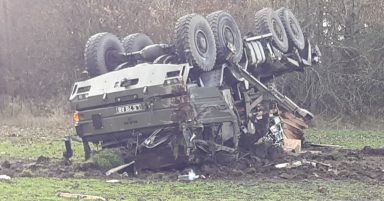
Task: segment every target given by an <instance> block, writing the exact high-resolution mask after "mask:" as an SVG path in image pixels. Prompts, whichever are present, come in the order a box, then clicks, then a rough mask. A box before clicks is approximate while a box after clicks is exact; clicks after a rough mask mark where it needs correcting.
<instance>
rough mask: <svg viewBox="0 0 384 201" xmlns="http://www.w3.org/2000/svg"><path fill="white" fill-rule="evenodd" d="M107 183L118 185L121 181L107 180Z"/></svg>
mask: <svg viewBox="0 0 384 201" xmlns="http://www.w3.org/2000/svg"><path fill="white" fill-rule="evenodd" d="M105 182H107V183H110V184H116V183H121V180H118V179H111V180H107V181H105Z"/></svg>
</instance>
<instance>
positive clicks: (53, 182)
mask: <svg viewBox="0 0 384 201" xmlns="http://www.w3.org/2000/svg"><path fill="white" fill-rule="evenodd" d="M0 189H1V191H0V200H64V199H62V198H61V199H60V198H59V197H57V193H59V192H71V193H83V194H90V195H98V196H102V197H104V198H107V199H109V200H287V199H288V200H292V201H293V200H383V199H384V194H383V193H382V192H384V186H382V185H374V184H362V183H350V182H345V181H344V182H342V181H326V182H325V181H321V180H317V181H300V182H298V181H285V180H273V179H271V180H266V181H242V182H239V181H238V182H233V181H196V182H191V183H180V182H176V181H174V182H161V181H158V182H150V183H146V182H145V181H134V182H133V181H126V182H124V183H121V184H108V183H106V182H104V181H101V180H77V179H64V180H59V179H53V178H20V179H16V180H15V181H14V182H11V183H4V182H0Z"/></svg>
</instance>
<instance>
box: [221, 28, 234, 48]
mask: <svg viewBox="0 0 384 201" xmlns="http://www.w3.org/2000/svg"><path fill="white" fill-rule="evenodd" d="M223 33H224V43H225V44H227V43H228V42H229V43H231V44H232V45H234V43H235V36H234V34H233V31H232V29H231V28H230V27H228V26H225V27H224V31H223Z"/></svg>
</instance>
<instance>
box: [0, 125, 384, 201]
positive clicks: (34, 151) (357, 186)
mask: <svg viewBox="0 0 384 201" xmlns="http://www.w3.org/2000/svg"><path fill="white" fill-rule="evenodd" d="M28 132H29V131H27V133H28ZM8 134H9V132H8ZM382 135H384V134H383V133H382V132H380V131H336V130H318V129H311V130H309V131H308V132H307V134H306V138H307V139H308V140H309V141H311V142H314V143H325V144H338V145H342V146H344V147H345V148H351V149H361V148H363V147H364V146H372V147H376V148H379V147H383V146H384V138H383V137H382ZM20 136H21V137H20ZM0 137H1V138H2V141H1V142H0V155H1V156H2V157H5V158H6V157H12V158H21V159H36V158H37V157H39V156H42V155H43V156H48V157H50V158H51V159H53V160H60V159H61V157H62V152H63V149H64V144H63V142H62V141H61V137H62V136H60V135H59V136H54V137H47V136H44V137H43V139H42V138H37V139H36V138H32V137H31V136H28V134H23V133H21V134H20V135H19V137H15V136H13V135H5V136H2V135H0ZM73 145H74V151H75V162H76V163H80V162H82V158H83V152H82V146H81V144H80V143H77V142H74V144H73ZM58 192H70V193H83V194H90V195H98V196H102V197H105V198H107V199H108V200H287V199H288V200H384V193H383V192H384V185H383V184H382V183H380V182H378V183H375V184H373V183H366V182H357V183H356V182H353V181H336V180H322V179H317V180H294V181H289V180H285V179H280V178H270V179H267V180H260V179H257V178H255V179H254V180H251V181H245V180H239V181H223V180H221V181H220V180H214V181H212V180H199V181H194V182H191V183H181V182H177V181H161V180H160V181H147V180H137V179H132V180H131V179H124V180H123V182H122V183H119V184H109V183H106V182H105V181H104V180H101V179H99V180H97V179H57V178H14V179H13V180H12V181H11V182H5V181H3V182H0V200H15V201H17V200H61V199H62V198H59V197H57V193H58Z"/></svg>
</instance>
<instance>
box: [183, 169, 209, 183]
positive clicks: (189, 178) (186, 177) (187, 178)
mask: <svg viewBox="0 0 384 201" xmlns="http://www.w3.org/2000/svg"><path fill="white" fill-rule="evenodd" d="M200 177H201V178H203V179H204V178H205V176H204V175H196V174H195V172H194V171H193V170H192V169H191V170H189V172H188V174H184V175H179V176H178V177H177V180H179V181H193V180H195V179H198V178H200Z"/></svg>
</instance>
